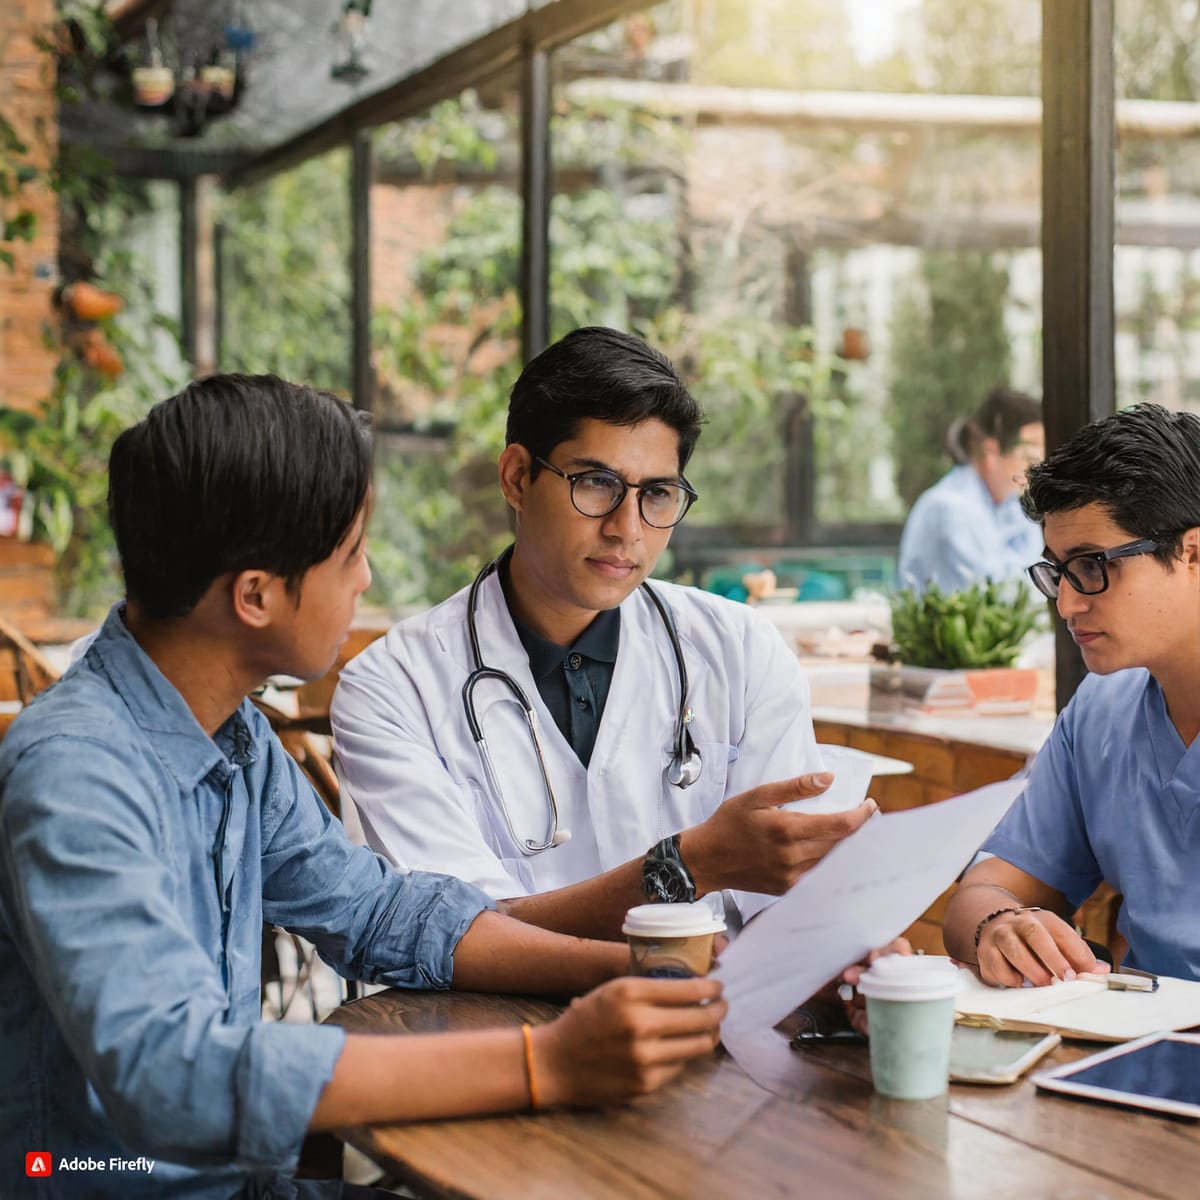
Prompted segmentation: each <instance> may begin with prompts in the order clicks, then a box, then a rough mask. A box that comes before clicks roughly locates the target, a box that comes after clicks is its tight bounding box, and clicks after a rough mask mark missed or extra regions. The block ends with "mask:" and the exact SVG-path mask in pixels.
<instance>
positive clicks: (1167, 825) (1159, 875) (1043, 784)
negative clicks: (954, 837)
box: [984, 668, 1200, 980]
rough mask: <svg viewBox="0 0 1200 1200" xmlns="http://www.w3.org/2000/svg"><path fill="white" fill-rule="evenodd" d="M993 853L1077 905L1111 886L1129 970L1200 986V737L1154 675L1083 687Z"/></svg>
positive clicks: (1106, 679) (1090, 681) (1099, 680)
mask: <svg viewBox="0 0 1200 1200" xmlns="http://www.w3.org/2000/svg"><path fill="white" fill-rule="evenodd" d="M984 849H985V850H987V851H989V852H990V853H992V854H995V855H996V856H998V857H999V858H1002V859H1004V860H1005V861H1006V862H1010V863H1012V864H1013V865H1014V866H1016V867H1019V868H1020V869H1021V870H1022V871H1025V872H1027V873H1028V874H1030V875H1032V876H1034V877H1035V878H1037V879H1040V880H1041V881H1042V882H1043V883H1047V884H1049V885H1050V886H1051V887H1053V888H1057V889H1058V891H1060V892H1062V894H1063V895H1064V896H1066V898H1067V900H1068V902H1069V903H1070V904H1072V905H1073V906H1075V907H1078V906H1079V905H1080V904H1082V903H1083V901H1084V900H1086V899H1087V898H1088V896H1090V895H1091V894H1092V892H1093V891H1094V890H1095V888H1096V887H1097V885H1098V884H1099V883H1100V882H1101V881H1102V880H1105V881H1107V882H1108V883H1109V884H1111V885H1112V886H1113V887H1114V888H1116V890H1117V891H1119V892H1121V893H1122V894H1123V896H1124V898H1125V899H1124V903H1123V904H1122V905H1121V912H1120V916H1119V917H1118V920H1117V927H1118V929H1119V930H1120V931H1121V934H1122V935H1123V936H1124V937H1125V939H1126V941H1128V943H1129V955H1128V957H1127V958H1126V960H1125V961H1126V963H1127V964H1128V965H1129V966H1132V967H1137V968H1140V969H1141V970H1146V971H1154V972H1156V973H1157V974H1160V975H1174V976H1177V977H1179V978H1181V979H1196V980H1200V738H1197V739H1196V740H1195V741H1194V742H1193V743H1192V745H1191V746H1184V744H1183V740H1182V739H1181V738H1180V736H1179V733H1178V731H1177V730H1176V728H1175V726H1174V725H1173V724H1172V722H1171V718H1170V717H1169V716H1168V715H1167V708H1166V703H1165V701H1164V699H1163V694H1162V689H1161V688H1160V687H1159V686H1158V683H1157V682H1156V681H1155V680H1154V679H1153V678H1152V677H1151V675H1150V673H1149V672H1148V671H1146V670H1144V669H1142V668H1134V669H1131V670H1127V671H1116V672H1114V673H1113V674H1111V675H1104V676H1100V675H1089V676H1087V678H1085V679H1084V681H1083V683H1082V684H1081V685H1080V688H1079V691H1078V692H1076V693H1075V696H1074V698H1073V699H1072V700H1071V703H1070V704H1068V705H1067V707H1066V708H1065V709H1064V710H1063V712H1062V714H1061V715H1060V716H1059V718H1058V722H1057V724H1056V725H1055V726H1054V731H1053V732H1052V733H1051V735H1050V739H1049V741H1047V743H1046V745H1045V746H1043V747H1042V750H1041V752H1040V753H1039V754H1038V756H1037V758H1036V760H1035V761H1034V764H1033V768H1032V771H1031V772H1030V777H1029V782H1028V784H1027V785H1026V788H1025V792H1024V794H1023V795H1022V796H1020V798H1019V799H1018V800H1017V802H1016V803H1015V804H1014V805H1013V807H1012V808H1011V809H1010V810H1009V812H1008V813H1007V814H1006V815H1005V817H1004V819H1003V820H1002V821H1001V822H1000V824H999V825H998V826H997V827H996V831H995V832H994V833H993V834H992V836H991V837H990V838H989V839H988V841H987V843H986V844H985V846H984Z"/></svg>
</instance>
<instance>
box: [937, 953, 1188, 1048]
mask: <svg viewBox="0 0 1200 1200" xmlns="http://www.w3.org/2000/svg"><path fill="white" fill-rule="evenodd" d="M959 974H960V975H961V977H962V991H961V992H960V993H959V996H958V1000H957V1001H956V1004H955V1010H956V1014H957V1019H958V1020H959V1021H962V1022H964V1023H965V1024H971V1025H987V1026H990V1027H991V1028H993V1029H1026V1030H1043V1029H1044V1030H1048V1031H1051V1032H1054V1033H1060V1034H1062V1036H1063V1037H1066V1038H1083V1039H1087V1040H1089V1041H1100V1042H1124V1041H1128V1040H1129V1039H1130V1038H1138V1037H1144V1036H1145V1035H1146V1034H1148V1033H1158V1032H1160V1031H1163V1030H1174V1029H1190V1028H1191V1027H1192V1026H1194V1025H1200V983H1192V982H1189V981H1187V980H1184V979H1169V978H1167V977H1166V976H1160V977H1159V987H1158V991H1156V992H1117V991H1109V990H1108V988H1107V987H1105V985H1104V984H1103V983H1100V982H1093V981H1091V980H1078V979H1077V980H1074V981H1073V982H1071V983H1057V984H1054V985H1052V986H1050V987H1037V988H993V987H988V986H987V984H984V983H980V981H979V980H978V979H977V978H976V977H975V975H974V974H973V973H972V972H971V971H969V970H967V969H966V968H965V967H964V968H963V969H962V970H961V971H960V972H959Z"/></svg>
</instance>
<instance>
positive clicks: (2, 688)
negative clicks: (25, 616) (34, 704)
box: [0, 616, 58, 704]
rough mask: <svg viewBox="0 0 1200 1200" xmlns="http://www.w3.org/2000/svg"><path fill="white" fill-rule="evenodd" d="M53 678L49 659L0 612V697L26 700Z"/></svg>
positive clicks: (24, 701) (47, 685)
mask: <svg viewBox="0 0 1200 1200" xmlns="http://www.w3.org/2000/svg"><path fill="white" fill-rule="evenodd" d="M57 678H58V672H57V671H56V670H55V669H54V667H53V665H52V664H51V663H50V661H49V659H47V658H46V656H45V655H44V654H43V653H42V652H41V651H40V650H39V649H38V648H37V647H36V646H35V645H34V644H33V643H32V642H31V641H30V640H29V639H28V638H27V637H26V636H25V635H24V634H23V633H22V632H21V631H20V629H18V628H17V626H16V625H15V624H14V623H13V622H12V621H11V620H9V619H8V618H6V617H3V616H0V700H18V701H20V702H21V703H22V704H28V703H29V701H30V700H32V699H33V698H34V696H36V695H37V694H38V693H39V692H44V691H45V690H46V689H47V688H48V687H49V686H50V685H51V684H52V683H53V682H54V681H55V680H56V679H57Z"/></svg>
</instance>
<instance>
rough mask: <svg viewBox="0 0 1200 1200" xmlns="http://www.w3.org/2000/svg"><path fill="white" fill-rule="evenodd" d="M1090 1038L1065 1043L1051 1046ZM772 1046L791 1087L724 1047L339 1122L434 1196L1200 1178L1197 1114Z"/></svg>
mask: <svg viewBox="0 0 1200 1200" xmlns="http://www.w3.org/2000/svg"><path fill="white" fill-rule="evenodd" d="M554 1012H555V1009H554V1007H553V1006H552V1005H550V1004H547V1003H545V1002H542V1001H537V1000H526V999H517V998H510V997H499V996H477V995H469V994H452V993H431V992H401V991H395V990H393V991H387V992H380V993H378V994H376V995H374V996H370V997H367V998H366V999H363V1000H357V1001H354V1002H353V1003H350V1004H347V1005H345V1006H343V1007H342V1008H341V1009H339V1010H338V1011H337V1012H336V1013H334V1014H333V1016H332V1017H331V1018H330V1020H331V1021H334V1022H336V1023H337V1024H340V1025H343V1026H345V1027H346V1028H347V1029H350V1030H353V1031H355V1032H375V1033H384V1032H391V1033H428V1032H435V1031H443V1030H455V1029H475V1028H482V1027H486V1026H497V1025H516V1024H520V1023H521V1022H522V1021H540V1020H545V1019H547V1018H549V1017H550V1016H552V1015H553V1013H554ZM1095 1048H1096V1047H1094V1046H1092V1047H1089V1046H1084V1045H1079V1044H1077V1045H1074V1046H1070V1047H1065V1046H1064V1047H1062V1048H1060V1049H1059V1050H1058V1051H1057V1052H1056V1055H1055V1056H1054V1057H1052V1058H1051V1059H1050V1060H1049V1061H1051V1062H1054V1061H1059V1062H1062V1061H1067V1060H1069V1059H1072V1058H1077V1057H1079V1056H1080V1055H1082V1054H1083V1053H1086V1052H1088V1051H1090V1050H1093V1049H1095ZM770 1058H771V1065H770V1068H769V1069H770V1071H771V1072H772V1074H773V1075H774V1077H775V1084H776V1085H777V1086H778V1087H780V1088H783V1089H785V1090H786V1092H787V1093H788V1094H787V1096H786V1098H785V1097H784V1096H780V1095H776V1094H773V1093H772V1092H768V1091H765V1090H764V1089H762V1088H760V1087H759V1086H758V1085H757V1084H756V1083H754V1082H753V1080H751V1079H750V1077H749V1076H748V1075H746V1074H745V1072H743V1071H742V1069H741V1068H740V1067H739V1066H738V1065H737V1064H736V1063H735V1062H734V1061H733V1060H732V1059H731V1058H730V1057H728V1056H727V1055H726V1054H724V1052H721V1051H719V1052H718V1053H717V1054H715V1055H714V1056H713V1057H711V1058H709V1059H705V1060H701V1061H698V1062H696V1063H693V1064H691V1065H690V1066H689V1067H688V1068H687V1069H686V1071H685V1072H684V1073H683V1075H682V1076H680V1078H679V1079H677V1080H676V1081H675V1082H673V1083H672V1084H670V1085H668V1086H667V1087H666V1088H664V1089H662V1090H660V1091H659V1092H656V1093H655V1094H654V1095H652V1096H648V1097H644V1098H642V1099H640V1100H638V1101H635V1102H634V1103H631V1104H629V1105H626V1106H624V1107H621V1108H616V1109H610V1110H607V1111H602V1112H555V1113H542V1114H540V1115H538V1116H532V1115H518V1116H509V1117H495V1118H482V1119H473V1120H462V1121H441V1122H435V1121H429V1122H422V1123H418V1124H412V1125H407V1126H403V1125H399V1126H387V1127H382V1126H380V1127H373V1128H365V1127H364V1128H357V1129H349V1130H343V1131H341V1133H342V1136H343V1137H344V1138H345V1140H346V1141H348V1142H351V1143H352V1144H353V1145H355V1146H357V1147H358V1148H359V1149H360V1150H362V1151H364V1152H365V1153H366V1154H368V1155H369V1156H370V1157H371V1158H373V1159H374V1160H375V1161H376V1162H378V1163H380V1164H381V1165H383V1166H384V1167H386V1168H387V1169H388V1170H389V1171H390V1172H391V1173H392V1174H394V1175H396V1176H398V1177H399V1178H400V1179H402V1180H403V1181H404V1182H405V1183H406V1184H407V1185H408V1186H410V1187H411V1188H413V1190H415V1191H416V1192H417V1193H418V1194H419V1195H421V1196H428V1197H437V1198H439V1200H443V1198H444V1200H451V1198H452V1200H464V1198H470V1200H726V1198H727V1200H766V1198H770V1197H780V1198H782V1197H803V1198H804V1200H824V1198H825V1197H833V1198H837V1200H907V1198H908V1197H912V1198H913V1200H918V1198H919V1200H936V1198H938V1197H946V1198H947V1200H975V1198H978V1200H1006V1198H1009V1197H1011V1198H1012V1200H1048V1198H1050V1197H1054V1198H1055V1200H1060V1198H1061V1200H1065V1198H1067V1197H1072V1198H1079V1200H1082V1198H1084V1197H1087V1198H1099V1197H1111V1198H1114V1200H1117V1198H1120V1200H1126V1198H1128V1200H1134V1198H1135V1197H1161V1198H1162V1200H1181V1198H1183V1197H1190V1196H1195V1195H1197V1193H1198V1191H1200V1123H1197V1122H1195V1121H1188V1120H1185V1119H1183V1118H1172V1117H1155V1116H1151V1115H1149V1114H1147V1113H1139V1112H1132V1111H1126V1110H1124V1109H1119V1108H1115V1107H1112V1106H1110V1105H1101V1104H1093V1103H1088V1102H1085V1101H1079V1100H1070V1099H1067V1098H1065V1097H1058V1096H1051V1095H1048V1094H1040V1093H1037V1092H1036V1091H1035V1089H1034V1087H1033V1085H1032V1084H1031V1083H1029V1082H1028V1080H1024V1081H1022V1082H1021V1083H1018V1084H1014V1085H1011V1086H1008V1087H978V1086H969V1085H964V1084H955V1085H952V1087H951V1090H950V1094H949V1097H948V1098H939V1099H937V1100H929V1101H919V1102H914V1101H896V1100H887V1099H885V1098H883V1097H881V1096H877V1095H876V1094H875V1093H874V1091H873V1090H872V1088H871V1084H870V1069H869V1064H868V1059H867V1051H866V1049H865V1048H864V1047H861V1046H851V1047H846V1046H838V1047H833V1046H829V1047H825V1048H822V1049H817V1050H811V1051H806V1052H805V1053H802V1054H798V1053H795V1052H793V1051H790V1050H788V1048H787V1044H786V1041H785V1040H784V1039H783V1037H782V1036H779V1039H778V1052H777V1054H776V1053H774V1052H772V1053H771V1055H770ZM396 1086H397V1087H403V1086H404V1081H403V1080H402V1079H397V1080H396Z"/></svg>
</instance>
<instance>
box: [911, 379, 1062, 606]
mask: <svg viewBox="0 0 1200 1200" xmlns="http://www.w3.org/2000/svg"><path fill="white" fill-rule="evenodd" d="M946 446H947V449H948V450H949V451H950V454H951V456H952V457H953V458H954V459H955V460H956V463H957V465H956V466H954V467H952V468H951V469H950V470H949V471H948V472H947V473H946V474H945V475H943V476H942V478H941V479H939V480H938V481H937V483H935V484H934V485H933V487H931V488H929V489H928V491H926V492H924V493H922V494H921V495H920V496H919V497H918V498H917V502H916V504H914V505H913V507H912V511H911V512H910V513H909V514H908V520H907V521H906V522H905V525H904V532H903V534H902V535H901V537H900V561H899V568H898V576H899V580H900V586H901V587H906V588H913V589H914V590H916V591H923V590H924V589H925V588H926V587H927V586H928V585H929V584H931V583H935V584H937V586H938V587H939V588H941V589H942V590H943V591H946V592H954V591H960V590H961V589H962V588H964V587H968V586H970V584H972V583H976V582H980V581H982V580H985V579H991V580H993V581H995V582H996V583H1005V582H1008V581H1010V580H1022V581H1024V579H1025V575H1024V572H1025V568H1026V567H1027V566H1028V565H1029V564H1030V563H1031V562H1033V561H1034V560H1035V559H1036V558H1037V557H1038V556H1039V555H1040V554H1041V550H1042V534H1041V530H1040V529H1039V528H1038V527H1037V525H1035V524H1034V523H1033V522H1032V521H1030V520H1029V519H1028V518H1027V517H1026V516H1025V515H1024V513H1023V512H1022V511H1021V503H1020V492H1021V489H1022V487H1024V484H1025V472H1026V470H1028V468H1029V467H1031V466H1032V465H1033V464H1034V463H1036V462H1040V461H1041V459H1042V458H1043V456H1044V455H1045V451H1046V437H1045V432H1044V430H1043V428H1042V406H1041V402H1040V401H1038V400H1035V399H1034V398H1033V397H1032V396H1027V395H1025V394H1024V393H1023V392H1014V391H1010V390H1009V389H1007V388H994V389H993V390H992V391H991V392H989V393H988V395H987V398H986V399H985V400H984V402H983V404H982V405H980V407H979V409H978V410H977V411H976V412H975V413H974V414H973V415H972V416H970V417H966V418H964V419H962V420H960V421H956V422H955V423H954V424H953V425H952V426H951V427H950V430H949V432H948V434H947V436H946Z"/></svg>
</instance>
